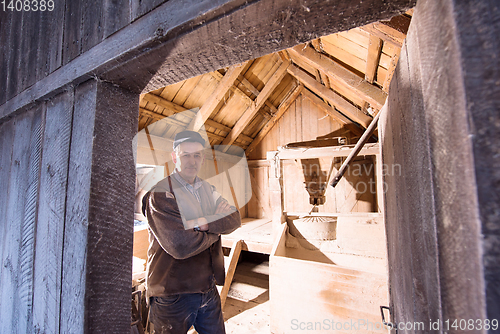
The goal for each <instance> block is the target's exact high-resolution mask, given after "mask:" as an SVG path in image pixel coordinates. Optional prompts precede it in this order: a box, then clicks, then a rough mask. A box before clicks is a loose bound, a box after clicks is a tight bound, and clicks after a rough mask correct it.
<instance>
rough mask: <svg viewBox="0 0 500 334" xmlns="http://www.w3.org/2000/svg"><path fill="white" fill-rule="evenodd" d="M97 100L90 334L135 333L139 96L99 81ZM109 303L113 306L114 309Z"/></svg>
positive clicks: (88, 297) (87, 329) (89, 244)
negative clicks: (132, 330) (133, 281)
mask: <svg viewBox="0 0 500 334" xmlns="http://www.w3.org/2000/svg"><path fill="white" fill-rule="evenodd" d="M96 99H97V102H96V107H95V122H94V124H95V125H94V132H93V136H94V137H93V138H94V139H93V148H92V176H91V185H90V202H89V216H88V222H89V225H88V235H87V262H86V268H87V270H86V276H87V277H86V285H85V290H86V296H85V305H86V312H85V332H89V333H117V334H120V333H128V332H129V331H130V286H131V277H132V263H131V261H132V245H133V242H132V239H133V219H134V200H135V198H134V197H135V196H134V190H135V166H134V157H133V144H132V143H133V138H134V135H135V134H136V133H137V120H138V117H137V116H138V108H137V106H138V104H139V96H138V95H137V94H133V93H131V92H129V91H126V90H123V89H120V88H118V87H116V86H114V85H112V84H110V83H105V82H98V83H97V97H96ZM87 139H88V138H85V140H87ZM110 277H112V278H113V279H112V280H110ZM109 305H113V307H112V309H111V308H110V307H109Z"/></svg>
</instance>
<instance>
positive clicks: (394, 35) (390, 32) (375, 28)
mask: <svg viewBox="0 0 500 334" xmlns="http://www.w3.org/2000/svg"><path fill="white" fill-rule="evenodd" d="M360 29H361V30H364V31H366V32H368V33H370V34H371V35H373V36H376V37H378V38H381V39H382V40H383V41H384V42H387V43H391V44H393V45H395V46H397V47H398V48H400V49H401V47H402V46H403V41H404V39H405V38H406V35H405V34H403V33H402V32H400V31H397V30H396V29H394V28H391V27H389V26H388V25H385V24H383V23H380V22H375V23H371V24H368V25H365V26H362V27H360Z"/></svg>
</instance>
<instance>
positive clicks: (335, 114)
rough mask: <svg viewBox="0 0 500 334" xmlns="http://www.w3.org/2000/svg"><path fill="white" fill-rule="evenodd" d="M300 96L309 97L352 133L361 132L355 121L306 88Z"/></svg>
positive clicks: (357, 133)
mask: <svg viewBox="0 0 500 334" xmlns="http://www.w3.org/2000/svg"><path fill="white" fill-rule="evenodd" d="M302 96H304V97H305V98H307V99H309V100H310V101H311V102H312V103H314V104H315V105H316V106H317V107H318V108H320V109H321V110H323V111H324V112H325V113H327V114H328V115H329V116H330V117H332V118H333V119H335V120H336V121H338V122H340V123H341V124H343V125H345V127H346V128H347V129H348V130H350V131H351V132H352V133H354V134H356V135H362V134H363V131H362V130H361V129H360V128H359V127H358V126H357V125H356V124H355V123H353V122H352V121H351V120H350V119H349V118H347V117H346V116H345V115H344V114H342V113H341V112H339V111H337V110H336V109H335V108H333V107H331V106H330V105H328V104H326V103H324V102H323V101H322V100H321V99H320V98H319V97H317V96H316V95H314V94H313V93H311V92H310V91H308V90H307V89H304V90H303V92H302Z"/></svg>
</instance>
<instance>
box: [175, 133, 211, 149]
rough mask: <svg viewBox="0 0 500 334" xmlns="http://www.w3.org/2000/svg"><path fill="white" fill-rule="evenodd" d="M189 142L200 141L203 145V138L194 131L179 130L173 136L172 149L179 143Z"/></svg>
mask: <svg viewBox="0 0 500 334" xmlns="http://www.w3.org/2000/svg"><path fill="white" fill-rule="evenodd" d="M185 142H191V143H200V144H201V145H203V146H205V139H203V137H202V136H201V135H200V134H199V133H198V132H195V131H189V130H186V131H181V132H179V133H178V134H176V135H175V138H174V149H175V148H176V147H177V146H179V145H180V144H181V143H185Z"/></svg>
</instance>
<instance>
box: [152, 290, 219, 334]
mask: <svg viewBox="0 0 500 334" xmlns="http://www.w3.org/2000/svg"><path fill="white" fill-rule="evenodd" d="M149 312H150V320H151V322H152V323H153V325H154V333H155V334H156V333H161V334H186V333H187V331H188V330H189V329H190V328H191V326H194V328H195V329H196V331H197V332H198V333H199V334H225V333H226V330H225V328H224V318H223V316H222V309H221V301H220V297H219V292H218V291H217V287H216V286H215V284H214V285H213V286H212V288H211V289H210V290H208V291H207V292H203V293H184V294H178V295H172V296H167V297H151V305H150V311H149Z"/></svg>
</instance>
